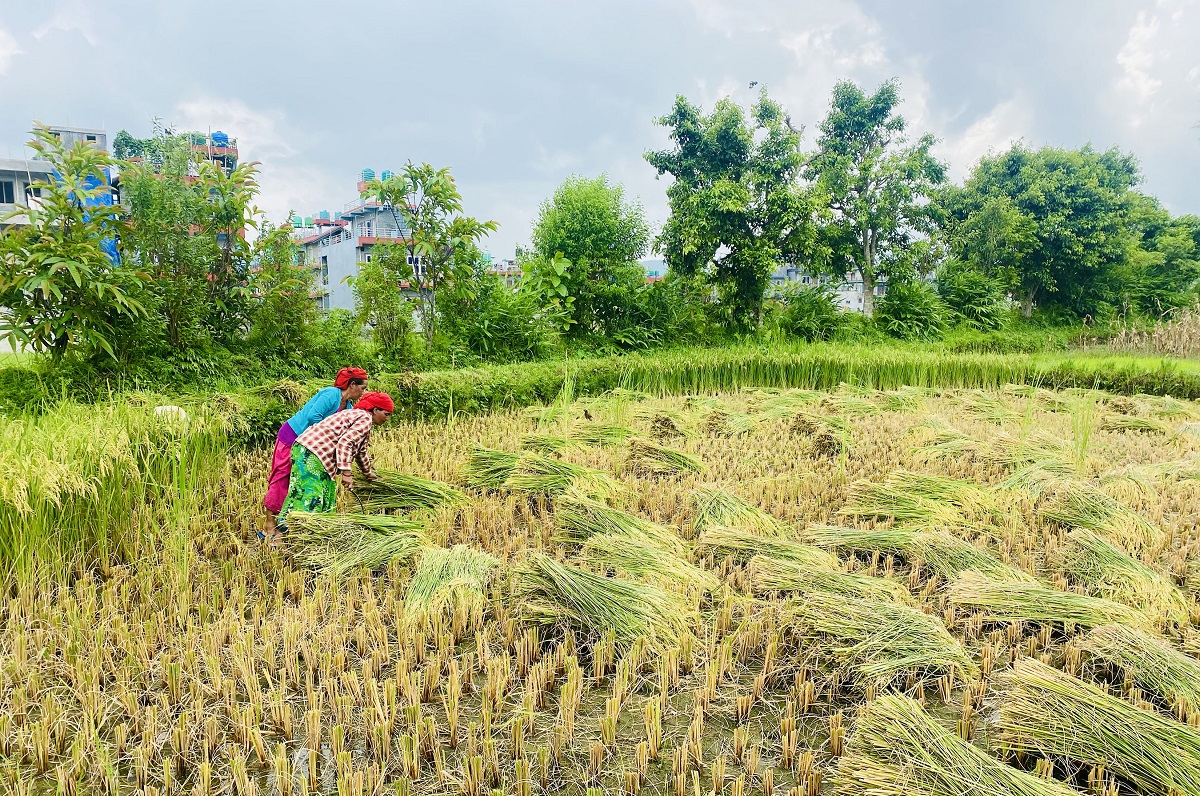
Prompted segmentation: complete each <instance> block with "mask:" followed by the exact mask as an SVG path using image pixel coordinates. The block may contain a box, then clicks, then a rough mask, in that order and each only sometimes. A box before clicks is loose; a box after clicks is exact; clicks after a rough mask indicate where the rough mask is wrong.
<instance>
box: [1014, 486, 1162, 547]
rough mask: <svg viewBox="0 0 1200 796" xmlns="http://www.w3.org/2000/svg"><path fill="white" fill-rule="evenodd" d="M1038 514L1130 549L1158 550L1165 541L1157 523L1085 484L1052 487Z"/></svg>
mask: <svg viewBox="0 0 1200 796" xmlns="http://www.w3.org/2000/svg"><path fill="white" fill-rule="evenodd" d="M1037 512H1038V515H1039V516H1041V517H1042V518H1043V519H1045V520H1049V521H1051V522H1056V523H1059V524H1060V525H1065V526H1067V527H1071V528H1085V529H1087V530H1089V531H1095V532H1096V533H1098V534H1100V535H1101V536H1103V537H1105V538H1106V539H1109V540H1111V541H1113V542H1116V543H1117V544H1119V545H1121V546H1122V547H1124V548H1125V549H1128V550H1140V549H1143V548H1147V547H1148V548H1156V547H1157V546H1158V545H1160V544H1161V543H1162V541H1163V536H1164V534H1163V531H1162V530H1161V529H1160V528H1158V527H1157V526H1156V525H1154V523H1152V522H1150V521H1149V520H1147V519H1146V518H1145V517H1143V516H1142V515H1140V514H1138V513H1137V512H1136V511H1134V510H1133V509H1131V508H1129V507H1127V506H1123V505H1122V504H1120V503H1118V502H1117V501H1116V500H1113V499H1112V498H1111V497H1109V496H1108V495H1106V494H1104V492H1103V491H1101V490H1100V489H1098V488H1096V487H1094V486H1092V485H1091V484H1087V483H1083V482H1078V481H1071V480H1063V481H1060V482H1059V483H1057V484H1056V485H1054V486H1052V487H1051V488H1049V489H1048V490H1047V491H1046V492H1045V493H1044V494H1043V500H1042V501H1041V503H1040V504H1039V505H1038V508H1037Z"/></svg>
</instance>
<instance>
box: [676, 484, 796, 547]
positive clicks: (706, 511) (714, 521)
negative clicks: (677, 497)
mask: <svg viewBox="0 0 1200 796" xmlns="http://www.w3.org/2000/svg"><path fill="white" fill-rule="evenodd" d="M692 509H693V512H692V527H693V528H694V529H695V530H696V531H697V532H701V531H703V530H704V529H705V528H709V527H712V526H716V525H719V526H724V527H731V528H740V529H742V530H745V531H750V532H751V533H756V534H758V535H760V536H790V535H791V534H792V532H791V529H790V528H788V526H787V525H786V524H785V523H783V522H782V521H780V520H777V519H775V518H774V517H772V516H771V515H770V514H768V513H767V512H765V511H763V510H762V509H760V508H758V507H757V506H752V505H750V504H749V503H747V502H746V501H744V500H742V499H741V498H739V497H737V496H736V495H732V494H730V493H729V492H726V491H725V490H723V489H718V488H716V487H700V488H698V489H695V490H693V492H692Z"/></svg>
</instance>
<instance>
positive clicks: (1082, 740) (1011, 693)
mask: <svg viewBox="0 0 1200 796" xmlns="http://www.w3.org/2000/svg"><path fill="white" fill-rule="evenodd" d="M996 685H997V688H996V691H995V698H994V703H995V705H996V712H995V719H994V726H995V728H996V730H997V731H998V734H999V740H1000V742H1001V743H1002V744H1004V745H1005V746H1006V747H1007V748H1009V749H1012V750H1014V751H1017V752H1024V753H1028V754H1034V755H1040V756H1044V757H1050V758H1059V759H1066V760H1069V761H1072V762H1074V763H1076V764H1084V765H1087V764H1090V765H1093V766H1104V767H1105V768H1107V769H1108V771H1110V772H1111V773H1113V774H1116V775H1117V776H1118V777H1121V778H1122V779H1124V780H1127V781H1128V782H1129V783H1130V784H1132V785H1133V786H1134V788H1136V792H1138V793H1152V794H1158V795H1159V796H1173V794H1194V793H1200V730H1197V729H1196V728H1194V727H1189V726H1187V725H1185V724H1182V723H1180V722H1177V721H1174V720H1172V719H1169V718H1166V717H1164V716H1162V715H1160V714H1158V713H1154V712H1151V711H1148V710H1142V709H1140V708H1137V707H1134V706H1133V705H1131V704H1130V703H1128V702H1126V701H1125V700H1123V699H1119V698H1117V697H1115V696H1112V695H1110V694H1108V693H1105V692H1104V691H1101V690H1100V689H1099V688H1096V687H1095V686H1094V685H1091V684H1089V683H1085V682H1083V681H1082V680H1079V679H1077V678H1074V677H1071V676H1070V675H1068V674H1065V673H1063V672H1060V671H1058V670H1057V669H1052V668H1051V667H1049V666H1047V665H1046V664H1044V663H1042V662H1041V661H1039V660H1037V659H1036V658H1022V659H1020V660H1018V661H1017V662H1016V663H1015V664H1014V665H1013V667H1012V669H1010V670H1008V671H1006V672H1003V673H1002V674H1000V675H999V677H998V678H997V679H996Z"/></svg>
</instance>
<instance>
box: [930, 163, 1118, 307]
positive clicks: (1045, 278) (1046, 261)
mask: <svg viewBox="0 0 1200 796" xmlns="http://www.w3.org/2000/svg"><path fill="white" fill-rule="evenodd" d="M1138 180H1139V174H1138V167H1137V162H1136V161H1135V160H1134V158H1133V157H1132V156H1129V155H1125V154H1122V153H1121V152H1119V151H1117V150H1115V149H1110V150H1108V151H1106V152H1097V151H1095V150H1093V149H1092V148H1091V147H1084V148H1082V149H1074V150H1068V149H1058V148H1054V147H1044V148H1042V149H1040V150H1036V151H1035V150H1032V149H1029V148H1028V147H1026V146H1024V145H1023V144H1016V145H1014V146H1013V147H1012V148H1011V149H1009V150H1008V151H1007V152H1003V153H1000V154H997V155H991V156H988V157H984V158H983V159H981V160H980V161H979V163H978V164H977V165H976V166H975V168H974V169H973V170H972V172H971V174H970V175H969V176H968V177H967V180H966V182H965V183H964V184H963V186H962V187H961V188H950V189H947V190H946V191H945V192H943V194H942V195H941V196H939V198H938V205H939V208H938V210H939V214H940V216H941V219H942V222H941V223H942V225H943V228H944V230H945V233H946V239H947V241H948V243H949V244H950V246H951V249H952V252H953V254H954V255H955V256H957V257H958V258H959V259H963V260H967V261H970V262H973V263H975V264H977V265H978V266H979V267H980V268H982V269H983V270H984V272H985V273H987V274H988V275H989V276H992V277H995V278H999V279H1003V280H1004V281H1005V282H1006V284H1007V287H1008V289H1009V290H1010V291H1011V292H1012V294H1013V296H1014V298H1015V299H1016V300H1018V301H1019V302H1020V304H1021V307H1022V310H1023V313H1024V315H1025V316H1026V317H1029V316H1030V315H1032V313H1033V310H1034V307H1037V306H1040V307H1043V308H1046V309H1058V310H1062V311H1066V312H1070V313H1074V314H1076V315H1085V314H1092V315H1095V314H1096V313H1097V312H1100V311H1102V310H1103V309H1105V308H1106V307H1111V306H1114V305H1115V304H1117V303H1118V302H1119V301H1120V295H1121V292H1122V286H1121V283H1122V280H1123V276H1122V274H1123V273H1124V271H1125V268H1126V266H1127V264H1128V262H1129V258H1130V255H1131V252H1133V251H1134V247H1135V245H1136V240H1135V239H1134V236H1133V232H1132V229H1131V225H1130V218H1131V212H1132V211H1133V209H1134V207H1135V204H1136V197H1137V195H1136V194H1135V193H1134V192H1133V191H1132V190H1131V189H1132V188H1133V186H1135V185H1136V184H1137V182H1138Z"/></svg>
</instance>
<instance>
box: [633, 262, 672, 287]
mask: <svg viewBox="0 0 1200 796" xmlns="http://www.w3.org/2000/svg"><path fill="white" fill-rule="evenodd" d="M640 264H641V266H642V270H643V271H645V272H646V282H648V283H650V284H653V283H655V282H661V281H663V280H664V279H666V278H667V261H666V260H641V261H640Z"/></svg>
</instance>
